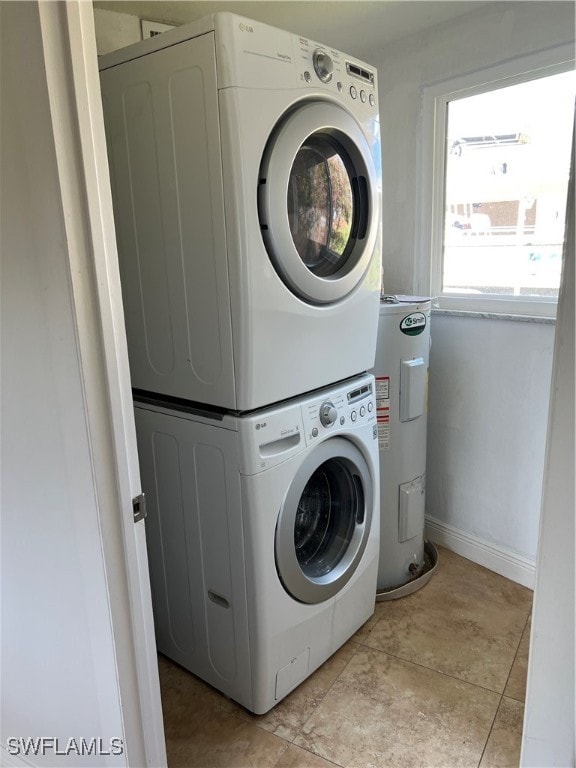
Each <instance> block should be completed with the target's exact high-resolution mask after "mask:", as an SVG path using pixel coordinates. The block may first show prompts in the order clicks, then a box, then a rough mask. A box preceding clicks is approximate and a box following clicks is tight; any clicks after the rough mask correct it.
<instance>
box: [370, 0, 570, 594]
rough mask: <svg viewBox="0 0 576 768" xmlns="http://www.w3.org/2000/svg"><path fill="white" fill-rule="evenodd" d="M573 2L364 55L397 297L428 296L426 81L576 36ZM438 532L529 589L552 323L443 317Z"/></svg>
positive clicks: (507, 8) (510, 10)
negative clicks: (423, 241)
mask: <svg viewBox="0 0 576 768" xmlns="http://www.w3.org/2000/svg"><path fill="white" fill-rule="evenodd" d="M573 29H574V7H573V4H572V3H565V2H561V3H555V2H520V3H514V2H505V3H498V2H494V3H489V4H487V5H486V6H485V7H483V8H481V9H477V10H475V11H473V12H471V13H469V14H467V15H465V16H461V17H459V18H457V19H455V20H453V21H452V22H449V23H446V24H443V25H441V26H437V27H434V28H431V29H429V30H427V31H426V32H423V33H420V34H418V35H414V36H411V37H408V38H404V39H403V40H401V41H398V42H396V43H393V44H391V45H388V46H386V48H383V49H381V50H373V51H370V52H366V54H365V57H366V59H367V60H368V61H370V62H373V63H374V64H376V66H377V67H378V73H379V83H380V113H381V125H382V143H383V145H382V159H383V249H382V250H383V266H384V284H385V289H386V291H387V292H388V293H408V294H412V293H422V292H425V290H426V287H427V285H428V283H427V278H428V273H429V267H430V265H429V263H428V256H427V255H426V254H425V253H424V252H422V251H421V250H420V245H419V243H418V237H417V232H418V228H419V205H420V204H421V202H422V199H423V198H422V190H421V189H420V187H419V177H418V171H419V156H418V152H419V129H420V110H421V95H422V88H423V86H425V85H429V84H432V83H438V82H441V81H443V80H448V79H451V78H453V77H455V76H458V75H462V74H465V73H469V72H473V71H476V70H480V69H482V68H484V67H487V66H490V65H493V64H495V63H497V62H500V61H503V60H506V59H511V58H514V57H515V56H521V55H525V54H527V53H529V52H530V51H537V50H541V49H544V48H547V47H550V46H553V45H557V44H560V43H564V42H567V41H569V40H570V39H571V38H573ZM431 333H432V350H431V356H430V397H429V414H430V415H429V419H430V421H429V429H428V440H429V453H428V473H427V513H428V515H429V516H430V518H431V519H430V518H429V523H431V525H430V526H429V529H428V530H429V534H430V536H431V537H432V538H434V539H436V540H437V541H443V542H444V543H445V544H447V545H448V546H451V547H452V548H454V549H456V550H457V551H460V552H461V553H462V554H464V555H466V556H467V557H471V558H472V559H475V560H477V561H478V562H481V563H482V564H484V565H487V566H489V567H492V568H494V569H495V570H499V571H500V572H501V573H504V574H505V575H507V576H509V577H510V578H515V579H516V580H518V581H520V582H522V583H525V584H529V585H530V584H531V583H532V582H533V570H534V568H533V566H534V560H535V557H536V548H537V532H538V515H539V504H540V496H541V481H542V470H543V463H544V445H545V434H546V424H547V411H548V391H549V383H550V374H551V365H552V350H553V336H554V328H553V326H551V325H544V324H535V323H521V322H517V321H507V320H495V319H487V318H479V319H476V320H472V319H467V318H463V317H457V316H439V315H436V314H434V313H433V316H432V322H431Z"/></svg>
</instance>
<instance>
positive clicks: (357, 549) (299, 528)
mask: <svg viewBox="0 0 576 768" xmlns="http://www.w3.org/2000/svg"><path fill="white" fill-rule="evenodd" d="M372 504H373V486H372V479H371V474H370V470H369V468H368V464H367V463H366V460H365V458H364V456H363V455H362V453H361V451H360V450H359V449H358V447H357V446H356V445H355V444H354V443H352V442H350V441H349V440H346V439H344V438H339V437H335V438H332V439H330V440H327V441H326V442H324V443H322V444H320V445H319V446H318V448H317V449H316V450H314V451H312V453H310V454H309V455H308V457H307V459H306V460H305V461H304V462H303V464H302V465H301V466H300V468H299V469H298V471H297V472H296V474H295V476H294V479H293V481H292V483H291V485H290V488H289V490H288V493H287V494H286V497H285V500H284V503H283V505H282V509H281V510H280V514H279V517H278V522H277V525H276V537H275V556H276V568H277V571H278V575H279V577H280V580H281V582H282V584H283V585H284V588H285V589H286V591H287V592H289V593H290V594H291V595H292V597H294V598H295V599H296V600H299V601H301V602H303V603H320V602H322V601H324V600H327V599H328V598H330V597H333V596H334V595H337V594H338V592H339V591H340V590H341V589H342V588H343V587H344V585H345V584H346V583H347V582H348V581H349V580H350V579H351V577H352V575H353V574H354V572H355V571H356V569H357V567H358V565H359V564H360V561H361V559H362V555H363V553H364V549H365V547H366V542H367V540H368V536H369V534H370V526H371V523H372Z"/></svg>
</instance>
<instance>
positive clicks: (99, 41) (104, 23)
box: [94, 8, 142, 56]
mask: <svg viewBox="0 0 576 768" xmlns="http://www.w3.org/2000/svg"><path fill="white" fill-rule="evenodd" d="M94 26H95V29H96V49H97V51H98V55H99V56H102V55H103V54H105V53H110V51H115V50H117V49H118V48H125V47H126V46H127V45H130V44H131V43H137V42H138V40H141V39H142V31H141V27H140V18H139V17H138V16H133V15H131V14H129V13H117V12H116V11H106V10H104V9H103V8H94Z"/></svg>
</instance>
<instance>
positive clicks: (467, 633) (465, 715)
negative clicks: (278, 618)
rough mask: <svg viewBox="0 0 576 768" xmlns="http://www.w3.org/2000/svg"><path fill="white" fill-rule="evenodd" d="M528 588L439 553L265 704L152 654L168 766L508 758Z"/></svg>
mask: <svg viewBox="0 0 576 768" xmlns="http://www.w3.org/2000/svg"><path fill="white" fill-rule="evenodd" d="M531 606H532V592H531V591H530V590H528V589H525V588H524V587H521V586H519V585H518V584H514V583H513V582H510V581H508V580H507V579H504V578H503V577H502V576H498V575H497V574H494V573H491V572H490V571H487V570H486V569H484V568H481V567H480V566H478V565H475V564H474V563H471V562H469V561H468V560H465V559H463V558H461V557H459V556H458V555H455V554H453V553H452V552H449V551H447V550H440V559H439V565H438V568H437V571H436V573H435V574H434V576H433V577H432V579H431V580H430V582H429V583H428V584H427V585H426V586H425V587H423V588H422V589H420V590H419V591H418V592H415V593H414V594H413V595H410V596H408V597H405V598H402V599H400V600H395V601H391V602H382V603H377V604H376V609H375V612H374V615H373V616H372V618H371V619H370V620H369V621H368V622H367V623H366V624H365V625H364V626H363V627H362V628H361V629H360V630H359V631H358V632H357V633H356V634H355V635H354V637H353V638H352V639H351V640H350V641H349V642H348V643H346V645H344V647H343V648H341V649H340V650H339V651H338V652H337V653H335V654H334V656H332V658H330V659H329V660H328V661H327V662H326V663H325V664H323V665H322V667H320V669H318V670H317V671H316V672H315V673H314V674H313V675H312V676H311V677H310V678H308V680H306V681H305V682H304V683H302V685H300V686H299V687H298V688H297V689H296V690H295V691H293V692H292V693H291V694H290V695H289V696H288V697H287V698H286V699H284V701H282V702H280V704H278V705H277V706H276V707H275V708H274V709H273V710H272V711H271V712H269V713H267V714H266V715H262V716H256V715H252V714H250V713H249V712H247V711H246V710H244V709H243V708H242V707H240V706H238V705H237V704H235V703H234V702H232V701H229V700H228V699H226V698H225V697H224V696H222V695H221V694H219V693H218V692H217V691H214V690H213V689H212V688H210V687H209V686H208V685H205V684H204V683H203V682H202V681H200V680H198V679H197V678H195V677H194V676H193V675H191V674H190V673H188V672H186V671H185V670H183V669H181V668H180V667H178V666H177V665H175V664H173V663H172V662H170V661H168V660H167V659H165V658H163V657H161V658H160V679H161V686H162V702H163V709H164V722H165V729H166V743H167V750H168V764H169V766H170V768H220V767H222V768H247V767H248V766H250V768H330V767H331V768H334V766H337V767H338V766H340V767H341V768H396V767H398V768H416V767H420V768H431V767H432V766H438V767H440V768H455V767H456V766H471V767H473V768H478V767H480V768H501V767H504V766H517V765H518V762H519V757H520V739H521V733H522V717H523V710H524V695H525V687H526V668H527V660H528V640H529V633H530V626H529V619H530V611H531Z"/></svg>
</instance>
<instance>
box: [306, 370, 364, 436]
mask: <svg viewBox="0 0 576 768" xmlns="http://www.w3.org/2000/svg"><path fill="white" fill-rule="evenodd" d="M374 398H375V396H374V381H373V379H372V377H371V376H366V377H363V378H362V379H360V381H359V382H357V384H356V385H352V386H350V385H348V386H343V387H342V388H341V389H340V390H336V391H334V390H331V391H330V393H329V396H324V397H322V395H321V394H320V396H319V397H318V398H317V399H313V398H311V399H310V400H307V401H306V402H305V403H303V404H302V422H303V426H304V437H305V439H306V443H307V444H310V443H313V442H315V441H316V440H319V439H320V438H323V437H326V436H327V435H328V434H331V433H336V432H339V431H340V430H344V429H351V428H359V427H363V426H365V425H366V424H371V423H374V424H375V423H376V402H375V399H374Z"/></svg>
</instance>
